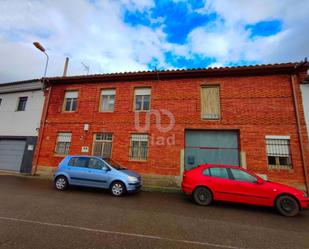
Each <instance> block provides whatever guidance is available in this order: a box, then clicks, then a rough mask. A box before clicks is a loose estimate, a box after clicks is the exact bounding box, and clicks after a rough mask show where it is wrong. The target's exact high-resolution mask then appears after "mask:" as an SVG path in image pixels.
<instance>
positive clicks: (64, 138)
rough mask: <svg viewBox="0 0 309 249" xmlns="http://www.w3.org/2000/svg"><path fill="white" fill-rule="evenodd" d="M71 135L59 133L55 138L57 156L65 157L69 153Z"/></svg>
mask: <svg viewBox="0 0 309 249" xmlns="http://www.w3.org/2000/svg"><path fill="white" fill-rule="evenodd" d="M71 137H72V133H65V132H60V133H58V137H57V144H56V150H55V153H56V154H57V155H67V154H69V151H70V145H71Z"/></svg>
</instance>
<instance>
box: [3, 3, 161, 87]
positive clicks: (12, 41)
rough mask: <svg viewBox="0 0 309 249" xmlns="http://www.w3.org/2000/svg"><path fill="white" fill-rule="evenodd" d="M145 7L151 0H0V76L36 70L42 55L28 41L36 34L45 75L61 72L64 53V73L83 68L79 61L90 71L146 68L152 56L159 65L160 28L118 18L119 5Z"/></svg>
mask: <svg viewBox="0 0 309 249" xmlns="http://www.w3.org/2000/svg"><path fill="white" fill-rule="evenodd" d="M124 6H125V7H124ZM151 7H153V1H148V0H143V1H137V0H121V1H106V0H101V1H94V3H93V4H90V3H89V2H88V1H84V0H74V1H73V0H71V1H60V0H56V1H52V0H49V1H38V0H37V1H23V2H21V1H18V0H11V1H4V2H3V3H1V5H0V12H1V13H2V14H1V15H0V55H1V58H2V59H1V60H0V82H5V81H10V80H24V79H26V78H32V77H41V76H42V68H43V69H44V65H45V64H44V63H45V57H44V55H43V54H41V53H40V51H38V50H36V49H35V48H34V47H33V45H32V42H33V41H36V40H38V41H40V42H41V44H42V45H43V46H44V47H45V48H46V49H47V52H48V54H49V55H50V64H49V67H48V76H55V75H61V74H62V68H63V64H64V60H65V57H66V55H69V57H70V63H69V70H68V73H69V74H70V75H72V74H83V73H85V71H84V68H83V66H82V65H81V62H84V63H85V64H87V65H89V66H90V73H102V72H116V71H117V72H119V71H137V70H146V69H147V64H148V63H150V62H151V61H152V59H153V58H154V57H155V58H157V59H158V63H159V66H160V65H165V66H166V65H167V64H166V62H165V58H164V56H163V53H164V46H165V34H164V33H163V32H162V30H161V29H160V28H157V29H155V30H154V29H151V28H149V27H146V26H138V27H131V26H129V25H126V24H125V23H124V22H123V12H124V8H127V9H130V10H133V11H134V10H136V11H144V10H146V9H148V8H151ZM13 68H14V69H13ZM17 68H18V70H16V69H17Z"/></svg>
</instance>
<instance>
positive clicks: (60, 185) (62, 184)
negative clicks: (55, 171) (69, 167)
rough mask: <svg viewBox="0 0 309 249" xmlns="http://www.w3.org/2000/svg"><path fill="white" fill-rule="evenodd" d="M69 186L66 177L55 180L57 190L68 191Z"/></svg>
mask: <svg viewBox="0 0 309 249" xmlns="http://www.w3.org/2000/svg"><path fill="white" fill-rule="evenodd" d="M68 186H69V182H68V179H67V178H66V177H65V176H58V177H57V178H56V180H55V187H56V189H57V190H60V191H63V190H66V189H67V187H68Z"/></svg>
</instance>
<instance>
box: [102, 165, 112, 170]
mask: <svg viewBox="0 0 309 249" xmlns="http://www.w3.org/2000/svg"><path fill="white" fill-rule="evenodd" d="M102 170H104V171H110V168H109V167H107V166H103V167H102Z"/></svg>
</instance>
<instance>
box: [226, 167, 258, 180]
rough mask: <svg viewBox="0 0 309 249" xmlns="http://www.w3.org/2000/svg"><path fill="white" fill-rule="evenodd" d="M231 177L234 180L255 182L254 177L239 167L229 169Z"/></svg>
mask: <svg viewBox="0 0 309 249" xmlns="http://www.w3.org/2000/svg"><path fill="white" fill-rule="evenodd" d="M230 170H231V172H232V174H233V177H234V179H235V180H236V181H242V182H256V181H257V179H256V177H254V176H252V175H250V174H248V173H247V172H245V171H243V170H240V169H230Z"/></svg>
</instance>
